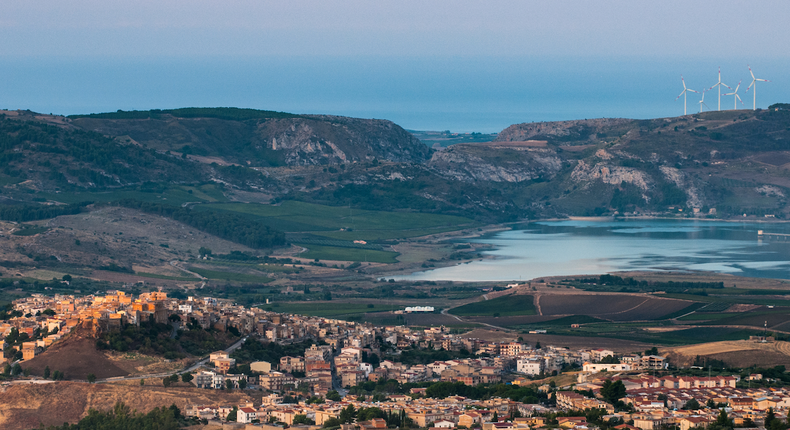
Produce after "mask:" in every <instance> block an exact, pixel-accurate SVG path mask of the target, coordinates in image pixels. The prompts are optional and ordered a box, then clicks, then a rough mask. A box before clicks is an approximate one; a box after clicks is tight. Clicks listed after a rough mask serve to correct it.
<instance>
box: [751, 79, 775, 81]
mask: <svg viewBox="0 0 790 430" xmlns="http://www.w3.org/2000/svg"><path fill="white" fill-rule="evenodd" d="M755 80H756V81H760V82H771V81H769V80H768V79H755Z"/></svg>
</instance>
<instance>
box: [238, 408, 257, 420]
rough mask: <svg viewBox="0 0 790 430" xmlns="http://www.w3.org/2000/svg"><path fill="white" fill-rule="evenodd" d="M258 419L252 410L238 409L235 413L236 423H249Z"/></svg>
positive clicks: (255, 412)
mask: <svg viewBox="0 0 790 430" xmlns="http://www.w3.org/2000/svg"><path fill="white" fill-rule="evenodd" d="M257 419H258V411H256V410H255V409H253V408H239V410H238V411H236V422H240V423H251V422H252V421H253V420H257Z"/></svg>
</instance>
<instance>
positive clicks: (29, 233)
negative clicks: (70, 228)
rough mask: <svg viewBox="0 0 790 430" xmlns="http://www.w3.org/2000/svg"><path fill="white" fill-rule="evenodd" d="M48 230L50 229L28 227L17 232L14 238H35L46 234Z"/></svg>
mask: <svg viewBox="0 0 790 430" xmlns="http://www.w3.org/2000/svg"><path fill="white" fill-rule="evenodd" d="M47 230H49V227H38V226H26V227H25V228H21V229H19V230H16V231H15V232H14V233H13V234H14V236H33V235H36V234H39V233H44V232H45V231H47Z"/></svg>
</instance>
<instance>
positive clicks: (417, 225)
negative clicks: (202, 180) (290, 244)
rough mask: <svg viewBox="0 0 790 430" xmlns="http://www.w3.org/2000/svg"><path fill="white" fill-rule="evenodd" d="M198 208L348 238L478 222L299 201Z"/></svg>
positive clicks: (420, 232)
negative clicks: (231, 213)
mask: <svg viewBox="0 0 790 430" xmlns="http://www.w3.org/2000/svg"><path fill="white" fill-rule="evenodd" d="M195 208H196V209H198V210H224V211H231V212H236V213H241V214H246V215H250V216H254V217H256V218H257V219H260V221H261V222H263V223H264V224H266V225H269V226H271V227H273V228H276V229H278V230H280V231H285V232H299V233H312V234H314V235H318V236H324V237H327V238H331V239H339V240H347V241H353V240H358V239H359V240H366V241H374V240H386V239H399V238H407V237H416V236H424V235H426V234H432V233H441V232H446V231H453V230H460V229H462V228H467V227H472V226H477V225H478V224H477V223H476V222H474V221H472V220H471V219H469V218H463V217H458V216H451V215H436V214H424V213H414V212H381V211H370V210H361V209H355V208H348V207H335V206H324V205H317V204H312V203H303V202H296V201H285V202H283V203H282V204H280V205H276V206H275V205H262V204H254V203H225V204H219V203H217V204H204V205H198V206H196V207H195ZM341 229H344V231H341ZM349 230H350V231H349Z"/></svg>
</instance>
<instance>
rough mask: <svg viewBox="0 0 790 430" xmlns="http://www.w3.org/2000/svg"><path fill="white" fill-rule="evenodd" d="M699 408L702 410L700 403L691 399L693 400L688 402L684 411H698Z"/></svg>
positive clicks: (684, 406)
mask: <svg viewBox="0 0 790 430" xmlns="http://www.w3.org/2000/svg"><path fill="white" fill-rule="evenodd" d="M699 408H700V405H699V402H698V401H697V399H691V400H689V401H687V402H686V404H685V405H683V409H686V410H690V411H694V410H697V409H699Z"/></svg>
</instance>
